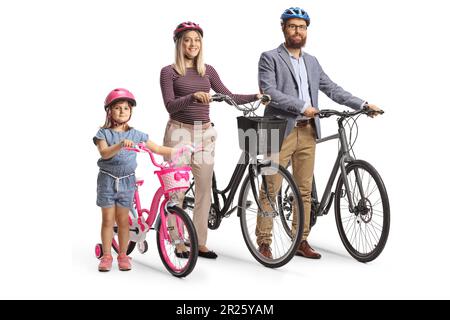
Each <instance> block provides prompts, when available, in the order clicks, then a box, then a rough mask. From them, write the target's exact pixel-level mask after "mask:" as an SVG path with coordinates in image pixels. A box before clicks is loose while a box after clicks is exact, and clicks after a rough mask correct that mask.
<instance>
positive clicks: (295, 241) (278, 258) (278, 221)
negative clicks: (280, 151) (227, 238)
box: [238, 162, 304, 268]
mask: <svg viewBox="0 0 450 320" xmlns="http://www.w3.org/2000/svg"><path fill="white" fill-rule="evenodd" d="M267 169H269V170H273V172H276V174H280V175H281V177H282V179H283V180H285V181H286V182H287V184H288V185H289V186H290V188H291V189H292V194H293V197H294V200H293V201H294V206H297V207H298V208H299V210H298V227H297V229H298V230H297V232H295V234H294V235H292V232H291V231H288V230H292V227H291V228H285V226H284V223H283V218H282V215H283V210H282V208H281V209H280V208H279V207H278V203H279V201H278V200H275V201H272V206H276V207H273V208H274V209H276V210H275V211H274V215H275V217H273V218H274V220H273V221H272V225H273V227H272V236H271V241H272V244H271V247H272V248H273V249H274V250H273V251H271V254H272V258H267V257H265V256H263V255H262V254H261V253H260V252H259V246H258V244H257V239H255V237H256V232H254V230H255V229H256V221H255V227H253V226H252V223H250V224H249V222H248V221H251V219H252V215H254V216H255V217H256V216H258V215H260V213H259V211H258V206H257V204H256V200H255V199H253V200H254V201H251V200H250V202H249V197H248V195H249V193H250V190H251V176H250V174H247V176H246V177H245V179H244V182H243V184H242V187H241V191H240V194H239V202H238V203H239V205H238V216H239V217H240V221H241V231H242V235H243V237H244V241H245V244H246V245H247V248H248V249H249V251H250V253H251V254H252V256H253V257H254V258H255V259H256V260H257V261H258V262H259V263H261V264H262V265H264V266H266V267H268V268H279V267H282V266H283V265H285V264H286V263H288V262H289V261H290V260H291V259H292V258H293V257H294V255H295V253H296V251H297V249H298V246H299V244H300V241H301V238H302V235H303V226H304V211H303V202H302V199H301V196H300V192H299V190H298V188H297V187H296V184H295V181H294V179H293V177H292V175H291V174H290V172H289V171H288V170H286V169H285V168H284V167H282V166H279V165H278V164H275V163H272V162H268V163H264V164H259V165H258V168H257V173H256V174H257V176H256V179H258V176H260V175H261V172H262V171H265V170H266V171H267ZM272 174H273V173H272ZM261 180H262V179H261ZM258 185H259V184H258ZM281 188H283V181H282V184H281ZM259 190H260V189H259V188H258V190H257V192H258V198H259ZM251 193H252V194H253V192H251ZM275 193H276V194H277V195H278V192H275ZM253 198H255V195H253ZM249 203H253V204H255V206H256V209H255V208H254V207H255V206H254V207H253V208H252V209H251V210H249V206H248V204H249ZM253 211H256V212H253ZM256 219H257V217H256ZM250 229H251V230H250ZM275 229H276V231H273V230H275ZM280 248H281V249H280ZM282 250H283V251H282Z"/></svg>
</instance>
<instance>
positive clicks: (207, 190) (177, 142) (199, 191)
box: [164, 120, 217, 246]
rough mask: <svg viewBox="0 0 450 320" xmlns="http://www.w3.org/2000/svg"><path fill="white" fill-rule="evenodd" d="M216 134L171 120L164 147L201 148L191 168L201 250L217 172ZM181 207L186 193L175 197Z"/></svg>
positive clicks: (205, 126)
mask: <svg viewBox="0 0 450 320" xmlns="http://www.w3.org/2000/svg"><path fill="white" fill-rule="evenodd" d="M216 138H217V132H216V130H215V129H214V127H213V126H212V125H211V124H210V123H207V124H203V125H201V124H199V125H189V124H185V123H182V122H178V121H175V120H169V122H168V123H167V126H166V131H165V134H164V145H165V146H168V147H175V146H181V145H183V144H192V143H195V144H196V145H200V144H201V145H202V147H203V148H202V150H201V151H198V152H196V153H194V155H193V156H192V158H191V162H190V163H188V165H190V166H191V168H192V174H193V176H194V179H195V204H194V216H193V222H194V226H195V229H196V230H197V238H198V244H199V246H205V245H206V240H207V235H208V216H209V209H210V207H211V187H212V175H213V170H214V147H215V141H216ZM176 197H177V201H178V202H179V204H180V206H181V204H182V203H183V199H184V193H182V192H179V193H177V194H176Z"/></svg>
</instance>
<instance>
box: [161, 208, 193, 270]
mask: <svg viewBox="0 0 450 320" xmlns="http://www.w3.org/2000/svg"><path fill="white" fill-rule="evenodd" d="M167 211H168V212H164V214H165V218H166V219H165V220H166V223H165V224H163V223H162V220H161V219H158V224H157V227H156V242H157V245H158V252H159V256H160V257H161V261H162V262H163V264H164V266H165V267H166V269H167V270H168V271H169V272H170V273H171V274H172V275H174V276H175V277H186V276H187V275H188V274H190V273H191V272H192V270H193V269H194V267H195V264H196V263H197V258H198V242H197V233H196V230H195V228H194V224H193V223H192V220H191V219H190V218H189V216H188V215H187V214H186V212H184V211H183V210H182V209H181V208H178V207H168V208H167ZM185 244H189V251H186V252H187V253H185V254H180V253H177V247H182V248H183V249H184V250H187V249H188V248H187V246H186V245H185Z"/></svg>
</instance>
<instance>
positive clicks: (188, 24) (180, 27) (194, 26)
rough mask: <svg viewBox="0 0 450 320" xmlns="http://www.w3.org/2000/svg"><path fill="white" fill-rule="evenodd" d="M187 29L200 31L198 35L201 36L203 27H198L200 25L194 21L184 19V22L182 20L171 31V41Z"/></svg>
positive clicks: (175, 39)
mask: <svg viewBox="0 0 450 320" xmlns="http://www.w3.org/2000/svg"><path fill="white" fill-rule="evenodd" d="M187 30H195V31H198V32H200V35H201V36H202V37H203V29H202V28H200V26H199V25H198V24H196V23H195V22H191V21H186V22H182V23H180V24H179V25H178V26H177V27H176V28H175V31H174V32H173V41H177V40H178V38H179V37H181V35H182V34H183V32H184V31H187Z"/></svg>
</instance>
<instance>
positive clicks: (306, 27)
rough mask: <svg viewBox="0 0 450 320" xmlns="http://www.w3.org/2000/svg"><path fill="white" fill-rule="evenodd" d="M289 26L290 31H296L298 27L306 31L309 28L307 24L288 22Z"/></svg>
mask: <svg viewBox="0 0 450 320" xmlns="http://www.w3.org/2000/svg"><path fill="white" fill-rule="evenodd" d="M287 28H288V29H289V30H290V31H295V30H297V29H299V30H300V31H306V30H307V29H308V26H307V25H306V24H302V25H299V26H298V25H296V24H288V25H287Z"/></svg>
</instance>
